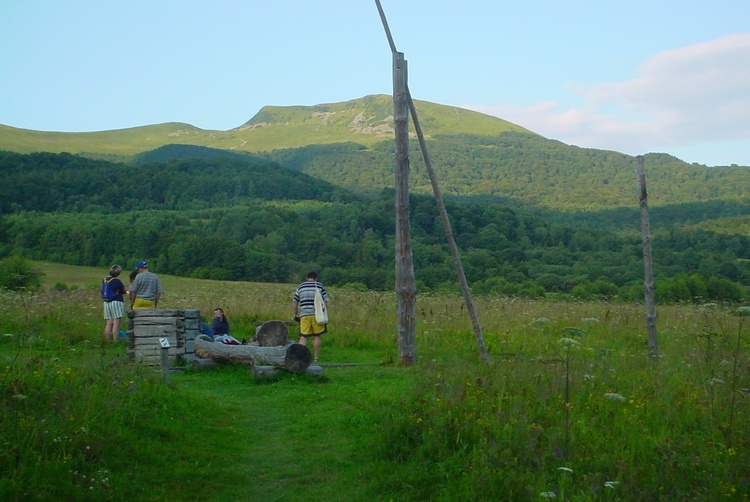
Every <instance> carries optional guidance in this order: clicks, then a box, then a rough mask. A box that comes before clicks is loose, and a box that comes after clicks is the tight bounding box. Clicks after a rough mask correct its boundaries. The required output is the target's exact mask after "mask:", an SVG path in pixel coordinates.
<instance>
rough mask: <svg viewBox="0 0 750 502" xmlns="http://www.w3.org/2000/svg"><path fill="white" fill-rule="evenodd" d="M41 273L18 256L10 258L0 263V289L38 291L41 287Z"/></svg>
mask: <svg viewBox="0 0 750 502" xmlns="http://www.w3.org/2000/svg"><path fill="white" fill-rule="evenodd" d="M41 277H42V272H40V271H39V270H36V269H34V268H32V267H31V265H29V263H28V262H27V261H26V260H24V259H23V258H21V257H20V256H11V257H10V258H6V259H5V260H3V261H2V263H0V289H9V290H11V291H24V290H26V291H38V290H39V288H40V287H41V286H42V281H41Z"/></svg>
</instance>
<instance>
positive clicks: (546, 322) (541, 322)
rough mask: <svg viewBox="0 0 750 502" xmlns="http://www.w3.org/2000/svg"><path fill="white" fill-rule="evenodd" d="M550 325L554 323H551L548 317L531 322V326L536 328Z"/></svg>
mask: <svg viewBox="0 0 750 502" xmlns="http://www.w3.org/2000/svg"><path fill="white" fill-rule="evenodd" d="M550 324H552V321H550V320H549V319H547V318H546V317H538V318H537V319H534V320H533V321H532V322H531V325H532V326H536V327H544V326H548V325H550Z"/></svg>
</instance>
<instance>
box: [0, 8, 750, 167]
mask: <svg viewBox="0 0 750 502" xmlns="http://www.w3.org/2000/svg"><path fill="white" fill-rule="evenodd" d="M381 4H382V6H383V9H384V11H385V13H386V16H387V18H388V22H389V25H390V29H391V32H392V34H393V38H394V41H395V43H396V46H397V48H398V50H399V51H401V52H403V53H404V54H405V57H406V59H407V61H408V64H409V88H410V90H411V93H412V96H413V97H414V98H415V99H420V100H426V101H431V102H434V103H440V104H444V105H451V106H460V107H464V108H470V109H474V110H478V111H481V112H484V113H487V114H490V115H495V116H498V117H501V118H503V119H505V120H508V121H510V122H513V123H516V124H518V125H521V126H523V127H525V128H527V129H530V130H532V131H534V132H537V133H539V134H541V135H543V136H545V137H548V138H552V139H556V140H559V141H562V142H564V143H567V144H572V145H578V146H582V147H591V148H599V149H606V150H615V151H619V152H623V153H627V154H631V155H635V154H641V153H648V152H666V153H670V154H672V155H675V156H677V157H679V158H680V159H682V160H685V161H687V162H698V163H702V164H707V165H729V164H733V163H734V164H740V165H748V166H750V3H748V2H747V0H741V1H740V0H736V1H735V0H716V1H714V2H705V1H693V0H682V1H671V0H670V1H666V0H649V1H645V0H644V1H642V0H631V1H628V2H624V1H619V2H614V1H606V0H598V1H593V0H577V1H576V0H572V1H568V2H561V1H559V0H558V1H553V0H539V1H528V2H518V1H514V2H505V1H503V0H492V1H490V0H462V1H460V2H459V1H442V0H398V1H396V0H381ZM0 69H1V70H0V124H5V125H9V126H13V127H20V128H25V129H33V130H40V131H65V132H76V131H101V130H110V129H121V128H127V127H135V126H141V125H149V124H157V123H163V122H186V123H189V124H192V125H194V126H197V127H200V128H203V129H216V130H227V129H232V128H234V127H237V126H240V125H241V124H243V123H244V122H246V121H247V120H249V119H250V118H251V117H252V116H253V115H255V114H256V113H257V112H258V111H259V110H260V108H261V107H263V106H265V105H279V106H286V105H315V104H320V103H331V102H340V101H346V100H350V99H355V98H359V97H362V96H366V95H369V94H390V93H391V92H392V83H391V82H392V79H391V55H390V48H389V46H388V42H387V39H386V37H385V33H384V30H383V26H382V24H381V21H380V16H379V15H378V11H377V8H376V5H375V2H374V0H318V1H303V0H270V1H269V0H264V1H259V0H236V1H232V0H211V1H204V0H193V1H191V2H176V1H173V0H149V1H142V0H132V1H129V2H110V1H106V0H69V1H66V2H60V1H59V0H54V1H53V0H25V1H24V0H0ZM425 132H426V133H427V134H429V131H428V130H426V129H425Z"/></svg>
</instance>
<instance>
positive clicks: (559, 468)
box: [557, 467, 573, 472]
mask: <svg viewBox="0 0 750 502" xmlns="http://www.w3.org/2000/svg"><path fill="white" fill-rule="evenodd" d="M557 470H558V471H565V472H573V469H571V468H570V467H558V468H557Z"/></svg>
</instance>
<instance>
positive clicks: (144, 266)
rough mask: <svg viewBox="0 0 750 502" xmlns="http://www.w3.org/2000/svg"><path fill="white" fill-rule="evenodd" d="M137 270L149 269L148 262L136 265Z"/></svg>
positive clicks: (140, 262)
mask: <svg viewBox="0 0 750 502" xmlns="http://www.w3.org/2000/svg"><path fill="white" fill-rule="evenodd" d="M135 268H148V262H147V261H139V262H138V265H136V266H135Z"/></svg>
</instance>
